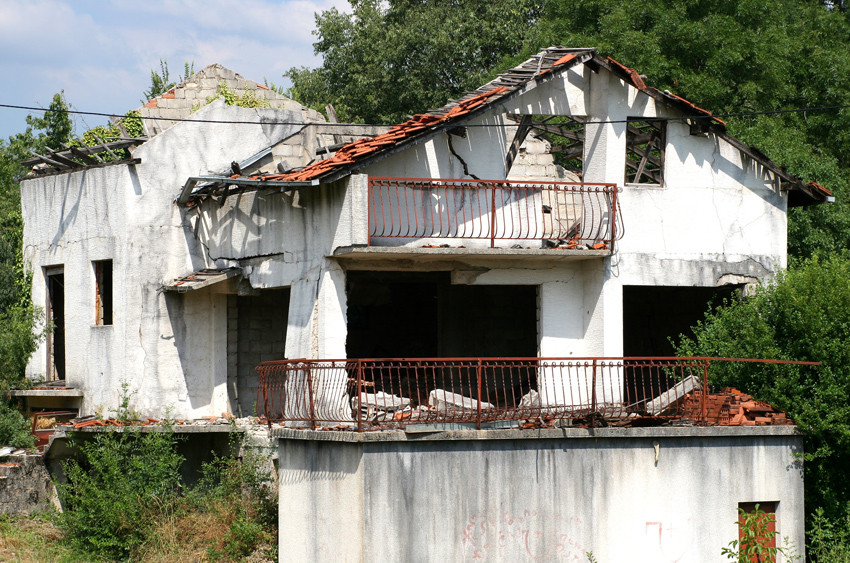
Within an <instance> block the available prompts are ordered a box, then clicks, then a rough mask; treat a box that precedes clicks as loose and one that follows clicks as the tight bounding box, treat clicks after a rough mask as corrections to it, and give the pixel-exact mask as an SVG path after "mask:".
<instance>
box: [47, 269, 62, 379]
mask: <svg viewBox="0 0 850 563" xmlns="http://www.w3.org/2000/svg"><path fill="white" fill-rule="evenodd" d="M46 276H47V322H48V324H51V325H52V326H53V330H52V331H50V334H49V335H48V339H47V357H48V361H47V365H48V368H47V369H48V373H47V378H48V379H49V380H57V379H65V274H64V272H63V271H62V269H61V268H59V269H51V270H50V271H48V272H46Z"/></svg>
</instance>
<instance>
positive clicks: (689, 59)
mask: <svg viewBox="0 0 850 563" xmlns="http://www.w3.org/2000/svg"><path fill="white" fill-rule="evenodd" d="M825 4H828V3H824V2H818V1H815V0H803V1H800V0H767V1H766V2H765V1H763V0H762V1H755V0H693V1H688V2H685V1H683V0H660V1H659V0H635V1H633V2H627V3H622V2H612V1H611V0H578V1H572V0H548V2H547V3H546V7H545V10H544V13H543V15H542V16H541V18H540V25H539V26H538V27H537V28H536V31H535V35H534V36H533V37H531V38H530V39H529V42H528V45H529V46H528V48H527V50H526V52H525V53H524V54H525V55H527V54H529V53H531V52H533V51H536V50H537V49H538V48H541V47H545V46H547V45H551V44H559V45H569V46H581V47H596V48H597V49H598V50H599V51H600V52H601V53H603V54H605V55H609V56H611V57H613V58H615V59H617V60H618V61H620V62H622V63H623V64H626V65H628V66H631V67H634V68H635V69H637V70H638V71H639V72H641V73H643V74H645V75H647V76H648V78H647V81H648V83H649V84H651V85H653V86H655V87H657V88H660V89H662V90H663V89H669V90H671V91H673V92H675V93H676V94H678V95H680V96H683V97H685V98H687V99H690V100H692V101H694V102H695V103H697V104H699V105H701V106H702V107H705V108H706V109H709V110H710V111H712V112H714V113H718V114H739V113H741V112H760V111H777V110H790V109H796V108H814V107H827V106H841V105H850V49H848V48H847V45H848V44H850V20H848V17H847V13H846V12H844V11H842V10H841V9H828V7H827V6H825ZM724 119H725V120H726V121H727V123H728V125H729V130H730V132H731V133H732V134H733V135H735V136H737V137H739V138H740V139H742V140H743V141H745V142H746V143H749V144H752V145H754V146H756V147H759V148H760V149H762V150H764V152H765V153H766V154H768V155H770V157H771V159H773V160H774V161H775V162H777V163H779V164H780V165H783V166H787V167H788V169H789V170H790V171H791V172H793V173H795V174H797V175H799V176H801V177H803V178H805V179H807V180H816V181H817V182H819V183H821V184H823V185H825V186H827V187H828V188H830V189H831V190H832V191H833V193H835V194H836V196H837V199H838V202H837V203H836V204H833V205H825V206H818V207H817V208H814V209H810V210H806V211H802V210H800V211H798V210H794V211H792V213H791V214H790V229H789V252H790V254H791V256H792V257H793V258H794V259H800V258H804V257H807V256H810V255H811V254H813V253H818V254H821V255H825V254H829V253H833V252H840V253H847V249H848V248H850V210H848V208H847V202H846V199H847V197H846V196H847V194H848V193H850V192H848V188H850V186H848V180H847V178H848V168H850V108H844V109H840V110H830V111H813V112H808V113H781V114H775V115H760V116H746V115H739V116H730V117H726V118H724Z"/></svg>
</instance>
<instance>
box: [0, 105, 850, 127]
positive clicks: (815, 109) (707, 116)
mask: <svg viewBox="0 0 850 563" xmlns="http://www.w3.org/2000/svg"><path fill="white" fill-rule="evenodd" d="M0 108H5V109H19V110H27V111H41V112H44V113H48V112H54V113H66V114H71V115H89V116H95V117H108V118H117V117H125V116H119V114H115V113H103V112H97V111H80V110H72V109H62V110H57V109H50V108H40V107H34V106H18V105H13V104H0ZM848 108H850V104H844V105H837V106H817V107H808V108H792V109H776V110H764V111H745V112H736V113H715V114H708V113H705V114H699V115H682V116H678V117H652V118H648V119H650V120H651V121H689V120H697V119H713V118H730V117H753V116H757V115H777V114H785V113H808V112H821V111H834V110H842V109H848ZM132 118H135V119H145V120H150V121H172V122H188V123H215V124H227V125H300V126H305V125H315V126H319V127H341V126H342V127H345V126H355V127H364V126H366V127H406V126H407V125H405V124H397V125H385V124H375V123H328V122H325V121H262V122H258V121H238V120H228V119H193V118H179V117H177V118H175V117H149V116H140V117H138V118H136V117H135V116H132ZM631 121H632V119H609V120H600V121H592V122H588V123H593V124H606V123H629V122H631ZM458 126H459V124H457V123H435V124H433V125H431V126H430V128H432V129H438V128H449V129H451V128H454V127H458ZM462 126H463V127H497V128H502V127H505V125H499V124H495V123H467V124H464V125H462ZM409 127H422V125H421V124H419V123H416V124H410V125H409Z"/></svg>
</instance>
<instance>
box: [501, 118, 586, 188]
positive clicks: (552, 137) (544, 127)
mask: <svg viewBox="0 0 850 563" xmlns="http://www.w3.org/2000/svg"><path fill="white" fill-rule="evenodd" d="M528 117H530V118H531V119H530V120H528V119H527V118H528ZM523 118H525V119H526V121H525V123H526V125H527V127H528V128H529V130H530V131H534V134H535V136H537V137H538V138H540V139H545V140H546V141H549V143H551V145H552V149H551V151H552V157H553V158H554V161H555V164H557V165H559V166H561V167H563V168H565V169H566V170H569V171H571V172H575V173H576V174H578V175H579V176H581V174H582V171H583V170H584V122H583V121H579V119H577V118H574V117H570V116H568V115H534V116H515V115H511V114H508V119H511V120H514V121H518V122H520V123H522V119H523Z"/></svg>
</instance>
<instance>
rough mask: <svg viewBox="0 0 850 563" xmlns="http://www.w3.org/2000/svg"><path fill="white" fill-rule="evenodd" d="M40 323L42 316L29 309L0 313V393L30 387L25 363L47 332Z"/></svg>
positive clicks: (20, 308) (23, 308)
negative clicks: (26, 376)
mask: <svg viewBox="0 0 850 563" xmlns="http://www.w3.org/2000/svg"><path fill="white" fill-rule="evenodd" d="M43 321H44V314H43V313H42V312H41V310H40V309H38V308H34V307H32V306H21V305H16V306H13V307H10V308H9V309H7V310H6V311H5V312H3V313H0V391H3V390H7V389H13V388H20V387H22V386H28V385H29V383H28V382H27V380H26V378H25V376H24V374H25V371H26V367H27V362H28V361H29V359H30V356H32V354H33V352H35V350H36V348H38V345H39V344H40V343H41V342H42V341H43V340H44V338H45V337H46V336H47V333H48V332H49V329H48V328H47V327H45V325H44V322H43Z"/></svg>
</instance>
